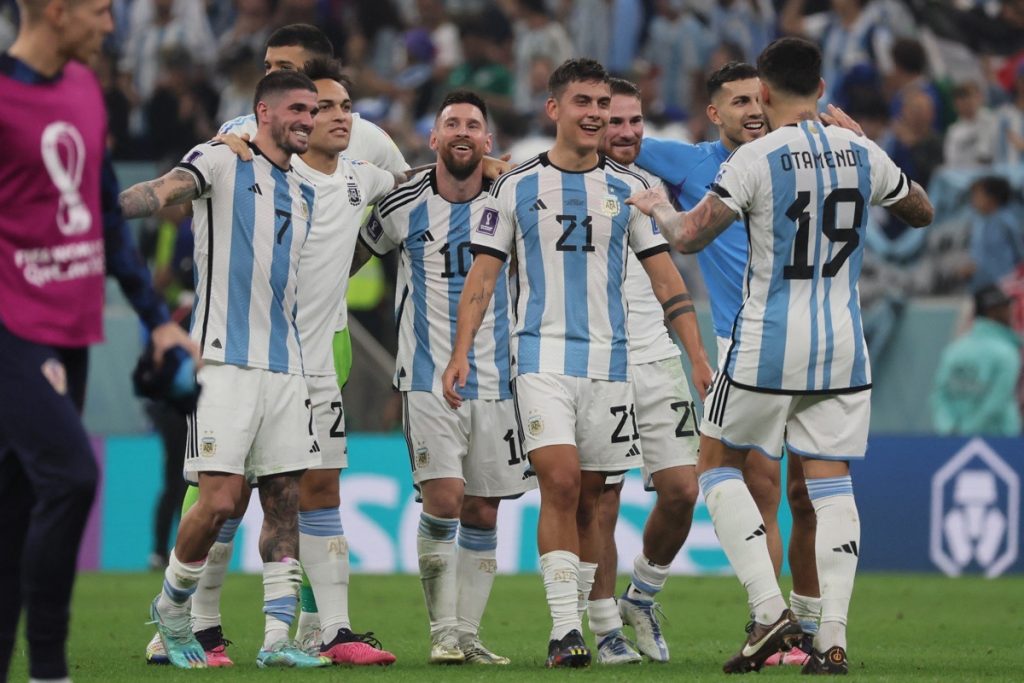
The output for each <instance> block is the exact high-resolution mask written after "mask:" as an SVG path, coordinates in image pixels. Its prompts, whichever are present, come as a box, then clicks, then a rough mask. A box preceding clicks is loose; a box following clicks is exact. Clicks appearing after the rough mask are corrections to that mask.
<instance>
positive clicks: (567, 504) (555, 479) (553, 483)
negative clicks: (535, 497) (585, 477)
mask: <svg viewBox="0 0 1024 683" xmlns="http://www.w3.org/2000/svg"><path fill="white" fill-rule="evenodd" d="M540 487H541V497H542V498H543V500H544V503H545V504H547V505H551V506H553V507H557V508H574V507H576V506H577V503H578V502H579V495H580V471H579V470H578V469H572V468H568V469H556V470H554V471H551V472H548V473H546V474H545V475H544V477H543V478H542V479H541V481H540Z"/></svg>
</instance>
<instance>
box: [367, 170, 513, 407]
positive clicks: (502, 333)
mask: <svg viewBox="0 0 1024 683" xmlns="http://www.w3.org/2000/svg"><path fill="white" fill-rule="evenodd" d="M487 203H488V195H487V193H486V192H481V193H480V195H478V196H477V197H476V198H475V199H473V200H472V201H469V202H464V203H460V204H455V203H452V202H449V201H447V200H446V199H445V198H444V197H442V196H441V195H440V194H438V191H437V181H436V176H435V174H434V171H433V170H431V171H427V172H426V173H422V174H420V175H417V176H416V177H415V178H413V179H412V180H410V181H409V182H407V183H405V184H404V185H402V186H401V187H398V188H397V189H395V190H393V191H392V192H390V193H389V194H388V195H387V196H386V197H385V198H384V199H382V200H381V201H380V202H379V203H378V204H377V207H376V208H375V209H374V212H373V216H372V217H371V219H370V220H369V221H367V222H366V223H365V224H364V225H363V228H362V231H361V233H360V237H361V239H362V240H363V242H365V243H366V245H367V246H368V247H369V248H370V250H371V251H373V252H375V253H376V254H377V255H378V256H380V255H383V254H386V253H387V252H389V251H391V250H392V249H395V248H398V249H400V254H399V261H400V263H399V271H398V283H397V286H396V287H395V319H396V320H397V324H398V356H397V358H396V363H395V387H396V388H398V390H399V391H429V392H432V393H434V394H437V395H438V396H440V395H441V394H442V389H441V375H442V373H443V372H444V369H445V368H446V367H447V366H448V360H449V359H450V358H451V355H452V347H453V346H454V344H455V320H456V317H457V312H458V306H459V297H460V296H461V295H462V288H463V285H464V284H465V281H466V274H467V273H468V272H469V267H470V266H471V265H472V262H473V257H472V255H471V254H470V251H469V246H470V231H471V230H472V228H473V226H474V225H476V224H477V223H479V222H480V218H481V216H482V215H483V212H484V210H485V207H486V206H487ZM469 367H470V372H469V377H468V379H467V380H466V386H465V387H464V388H462V389H459V393H460V394H461V395H462V397H463V398H466V399H492V400H494V399H508V398H511V397H512V392H511V387H510V384H509V380H510V376H509V287H508V274H507V269H506V267H502V269H501V274H500V275H499V276H498V279H497V281H496V283H495V287H494V296H493V298H492V300H491V303H490V305H489V306H488V308H487V312H486V313H485V315H484V319H483V322H482V323H481V325H480V329H479V330H478V331H477V335H476V339H474V342H473V347H472V349H471V351H470V354H469Z"/></svg>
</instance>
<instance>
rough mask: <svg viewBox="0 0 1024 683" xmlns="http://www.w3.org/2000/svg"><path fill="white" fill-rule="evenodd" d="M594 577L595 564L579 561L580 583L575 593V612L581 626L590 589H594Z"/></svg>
mask: <svg viewBox="0 0 1024 683" xmlns="http://www.w3.org/2000/svg"><path fill="white" fill-rule="evenodd" d="M595 576H597V563H596V562H584V561H583V560H580V583H579V588H578V590H577V592H576V611H577V612H579V615H580V623H581V624H582V623H583V615H584V614H586V612H587V603H588V602H589V601H590V589H591V588H593V587H594V577H595Z"/></svg>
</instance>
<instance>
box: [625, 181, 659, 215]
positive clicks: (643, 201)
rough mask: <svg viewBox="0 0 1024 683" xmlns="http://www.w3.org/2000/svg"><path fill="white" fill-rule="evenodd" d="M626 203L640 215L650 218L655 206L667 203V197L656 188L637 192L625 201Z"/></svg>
mask: <svg viewBox="0 0 1024 683" xmlns="http://www.w3.org/2000/svg"><path fill="white" fill-rule="evenodd" d="M626 203H627V204H629V205H630V206H635V207H636V208H637V209H639V210H640V212H641V213H644V214H646V215H648V216H651V215H653V213H654V207H655V206H657V205H658V204H667V203H668V197H666V196H665V191H664V190H662V189H661V186H658V187H654V188H650V189H647V190H641V191H640V192H637V193H636V194H634V195H632V196H631V197H630V198H629V199H627V200H626Z"/></svg>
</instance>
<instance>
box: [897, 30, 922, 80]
mask: <svg viewBox="0 0 1024 683" xmlns="http://www.w3.org/2000/svg"><path fill="white" fill-rule="evenodd" d="M891 54H892V62H893V64H895V65H896V66H898V67H899V68H900V69H902V70H903V71H906V72H907V73H911V74H923V73H924V72H925V70H926V69H927V68H928V55H927V54H925V51H924V46H923V45H921V43H920V41H917V40H914V39H913V38H900V39H899V40H897V41H896V42H895V43H893V44H892V51H891Z"/></svg>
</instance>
